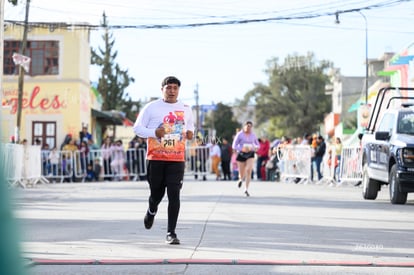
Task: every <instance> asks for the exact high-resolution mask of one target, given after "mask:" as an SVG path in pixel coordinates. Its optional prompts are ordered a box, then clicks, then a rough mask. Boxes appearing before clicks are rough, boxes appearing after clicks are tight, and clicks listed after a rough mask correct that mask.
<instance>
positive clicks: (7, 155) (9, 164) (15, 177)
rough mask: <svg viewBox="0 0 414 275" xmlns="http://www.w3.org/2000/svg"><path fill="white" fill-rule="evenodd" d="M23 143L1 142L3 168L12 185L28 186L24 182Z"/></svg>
mask: <svg viewBox="0 0 414 275" xmlns="http://www.w3.org/2000/svg"><path fill="white" fill-rule="evenodd" d="M23 157H24V152H23V145H21V144H12V143H11V144H1V166H2V167H1V168H2V169H3V171H4V176H5V178H6V180H7V182H8V183H9V186H10V187H13V186H15V185H20V186H21V187H23V188H24V187H26V186H25V184H24V182H23V177H22V176H23Z"/></svg>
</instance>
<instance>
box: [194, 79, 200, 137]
mask: <svg viewBox="0 0 414 275" xmlns="http://www.w3.org/2000/svg"><path fill="white" fill-rule="evenodd" d="M194 97H195V101H196V106H195V107H196V131H197V132H198V131H199V130H200V105H199V104H198V100H199V96H198V83H197V84H196V87H195V90H194Z"/></svg>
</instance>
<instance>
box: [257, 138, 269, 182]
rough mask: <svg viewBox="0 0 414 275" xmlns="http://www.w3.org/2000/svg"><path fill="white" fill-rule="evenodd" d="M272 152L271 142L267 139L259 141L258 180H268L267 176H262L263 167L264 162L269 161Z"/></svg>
mask: <svg viewBox="0 0 414 275" xmlns="http://www.w3.org/2000/svg"><path fill="white" fill-rule="evenodd" d="M269 152H270V142H269V140H268V139H267V138H266V137H262V138H260V139H259V149H258V150H257V151H256V154H257V160H256V174H257V179H258V180H266V175H263V176H262V167H263V166H264V164H263V162H264V163H266V161H267V160H268V159H269Z"/></svg>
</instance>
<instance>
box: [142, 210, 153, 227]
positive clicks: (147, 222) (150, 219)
mask: <svg viewBox="0 0 414 275" xmlns="http://www.w3.org/2000/svg"><path fill="white" fill-rule="evenodd" d="M154 217H155V215H151V214H150V213H149V212H148V211H147V214H145V218H144V226H145V228H146V229H151V227H152V224H153V223H154Z"/></svg>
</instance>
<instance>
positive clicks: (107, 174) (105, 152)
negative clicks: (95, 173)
mask: <svg viewBox="0 0 414 275" xmlns="http://www.w3.org/2000/svg"><path fill="white" fill-rule="evenodd" d="M111 147H112V139H111V137H106V138H105V141H104V143H103V144H102V146H101V154H102V159H103V168H104V180H112V169H111V158H112V156H111V154H112V152H111Z"/></svg>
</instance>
